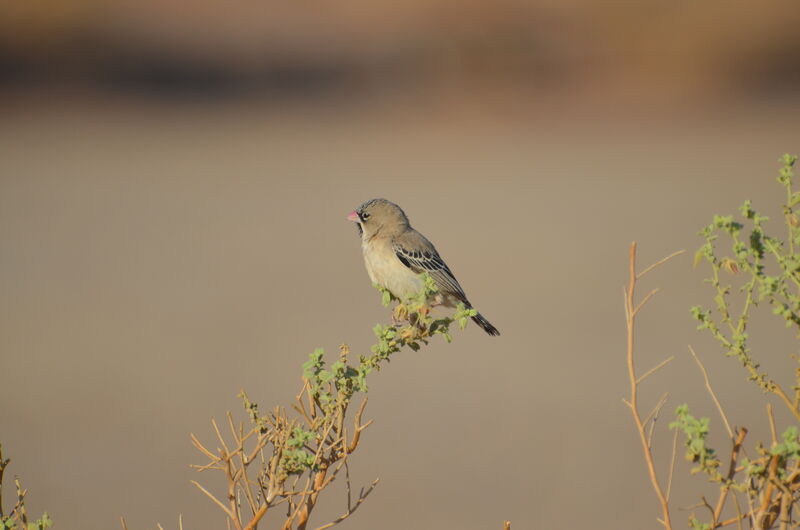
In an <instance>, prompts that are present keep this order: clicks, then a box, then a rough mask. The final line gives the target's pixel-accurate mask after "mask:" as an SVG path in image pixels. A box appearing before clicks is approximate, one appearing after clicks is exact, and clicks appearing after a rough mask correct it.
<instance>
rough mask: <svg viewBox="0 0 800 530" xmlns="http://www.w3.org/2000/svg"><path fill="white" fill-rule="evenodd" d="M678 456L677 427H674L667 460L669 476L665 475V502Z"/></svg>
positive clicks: (669, 491) (670, 488)
mask: <svg viewBox="0 0 800 530" xmlns="http://www.w3.org/2000/svg"><path fill="white" fill-rule="evenodd" d="M677 456H678V429H675V434H673V435H672V458H671V459H670V462H669V476H668V477H667V502H669V496H670V494H671V493H672V476H673V475H674V473H675V460H676V459H677Z"/></svg>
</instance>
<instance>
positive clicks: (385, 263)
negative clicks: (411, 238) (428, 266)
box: [361, 240, 422, 299]
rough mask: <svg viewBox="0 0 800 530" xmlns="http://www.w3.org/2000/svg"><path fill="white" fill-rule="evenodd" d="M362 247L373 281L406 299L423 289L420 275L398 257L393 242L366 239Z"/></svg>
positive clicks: (365, 262)
mask: <svg viewBox="0 0 800 530" xmlns="http://www.w3.org/2000/svg"><path fill="white" fill-rule="evenodd" d="M361 247H362V250H363V251H364V264H365V265H366V267H367V273H368V274H369V278H370V280H372V283H376V284H378V285H380V286H381V287H385V288H386V289H389V291H391V293H392V294H393V295H394V296H395V297H397V298H400V299H406V298H408V297H410V296H412V295H414V294H416V293H418V292H419V291H420V290H421V289H422V281H421V280H420V279H419V276H417V274H415V273H414V271H412V270H411V269H409V268H408V267H406V266H405V265H403V263H402V262H401V261H400V259H398V257H397V255H396V254H395V253H394V249H393V248H392V245H391V242H389V241H385V240H381V241H374V240H373V241H366V240H365V241H363V242H362V245H361Z"/></svg>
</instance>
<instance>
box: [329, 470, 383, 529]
mask: <svg viewBox="0 0 800 530" xmlns="http://www.w3.org/2000/svg"><path fill="white" fill-rule="evenodd" d="M378 480H379V479H377V478H376V479H375V480H373V481H372V484H370V486H369V488H367V490H366V491H364V490H363V489H362V492H361V494H360V495H359V496H358V500H357V501H356V503H355V504H354V505H353V507H352V508H348V510H347V512H345V513H343V514H342V515H340V516H339V517H337V518H336V519H334V520H333V521H331V522H329V523H327V524H324V525H322V526H319V527H317V528H315V529H314V530H325V529H326V528H330V527H332V526H336V525H337V524H339V523H341V522H342V521H344V520H345V519H347V518H348V517H350V516H351V515H353V514H354V513H355V511H356V510H357V509H358V507H359V506H361V503H362V502H364V501H365V500H366V498H367V497H368V496H369V494H370V493H372V490H374V489H375V486H377V485H378Z"/></svg>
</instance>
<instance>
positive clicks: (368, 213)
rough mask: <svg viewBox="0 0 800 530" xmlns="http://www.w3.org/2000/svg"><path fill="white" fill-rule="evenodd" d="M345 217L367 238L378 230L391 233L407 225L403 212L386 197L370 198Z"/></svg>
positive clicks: (400, 230)
mask: <svg viewBox="0 0 800 530" xmlns="http://www.w3.org/2000/svg"><path fill="white" fill-rule="evenodd" d="M347 218H348V219H349V220H350V221H353V222H354V223H356V225H357V226H358V231H359V233H360V234H361V235H362V236H364V237H368V238H369V237H372V236H373V235H375V234H377V233H378V232H381V233H383V234H387V235H391V234H393V233H395V232H398V233H399V232H402V231H403V230H405V229H406V228H408V227H409V224H408V217H406V214H405V212H403V210H402V209H401V208H400V207H399V206H398V205H396V204H395V203H393V202H389V201H387V200H386V199H370V200H368V201H367V202H365V203H364V204H362V205H361V206H359V207H358V208H356V209H355V210H353V211H352V212H350V215H348V216H347Z"/></svg>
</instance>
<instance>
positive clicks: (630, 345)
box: [624, 242, 680, 530]
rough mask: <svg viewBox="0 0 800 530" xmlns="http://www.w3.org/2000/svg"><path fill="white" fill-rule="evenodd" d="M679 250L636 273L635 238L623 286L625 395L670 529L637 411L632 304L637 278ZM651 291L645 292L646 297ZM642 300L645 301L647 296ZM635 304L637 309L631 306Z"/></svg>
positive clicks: (650, 453)
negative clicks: (625, 343) (628, 394)
mask: <svg viewBox="0 0 800 530" xmlns="http://www.w3.org/2000/svg"><path fill="white" fill-rule="evenodd" d="M678 254H680V252H677V253H673V254H671V255H670V256H667V257H666V258H664V259H662V260H660V261H658V262H656V263H655V264H653V265H651V266H650V267H648V268H647V269H645V270H644V271H643V272H642V273H641V274H639V275H637V274H636V242H633V243H631V246H630V251H629V259H628V265H629V273H630V274H629V283H628V288H627V289H625V291H624V292H625V318H626V328H627V364H628V378H629V381H630V389H631V394H630V399H628V403H629V405H630V406H629V408H630V410H631V415H632V416H633V420H634V423H635V424H636V430H637V432H638V433H639V440H640V442H641V444H642V451H643V452H644V458H645V462H646V463H647V471H648V474H649V476H650V482H651V483H652V485H653V489H654V490H655V493H656V496H657V497H658V500H659V503H660V504H661V511H662V514H663V516H662V517H663V518H662V521H663V524H664V527H665V528H666V529H667V530H671V529H672V522H671V520H670V514H669V502H668V500H667V497H666V495H665V494H664V490H663V489H662V488H661V485H660V483H659V481H658V475H657V474H656V468H655V462H654V461H653V453H652V451H651V450H650V444H649V441H648V437H647V433H646V431H645V424H644V422H643V421H642V418H641V415H640V414H639V405H638V386H639V383H638V381H639V378H638V377H637V376H636V366H635V362H634V355H633V354H634V328H635V320H636V312H637V311H638V309H639V308H641V307H642V303H640V304H638V305H636V304H634V293H635V290H636V280H637V279H638V278H639V277H641V276H642V275H643V274H646V273H647V272H649V271H650V270H652V269H654V268H655V267H657V266H659V265H661V264H662V263H664V262H666V261H667V260H669V259H670V258H671V257H673V256H676V255H678ZM649 296H651V295H648V297H649ZM648 297H646V298H645V300H644V301H647V298H648ZM634 308H636V309H634Z"/></svg>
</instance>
